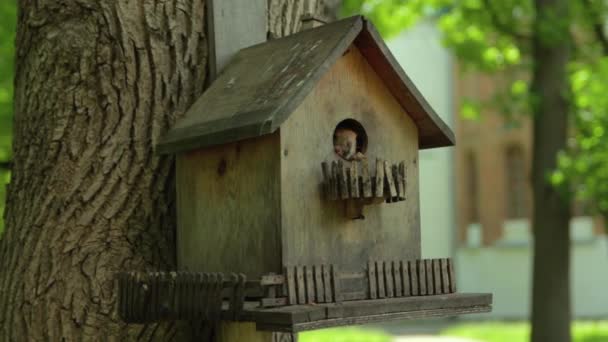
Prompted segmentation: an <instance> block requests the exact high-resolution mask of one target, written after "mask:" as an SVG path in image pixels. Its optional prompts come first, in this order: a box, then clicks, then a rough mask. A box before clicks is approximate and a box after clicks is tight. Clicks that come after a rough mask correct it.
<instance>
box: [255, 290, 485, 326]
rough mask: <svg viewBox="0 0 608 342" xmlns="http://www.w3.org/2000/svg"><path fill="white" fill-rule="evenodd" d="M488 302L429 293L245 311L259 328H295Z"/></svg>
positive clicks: (480, 296)
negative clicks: (317, 322)
mask: <svg viewBox="0 0 608 342" xmlns="http://www.w3.org/2000/svg"><path fill="white" fill-rule="evenodd" d="M491 303H492V295H491V294H450V295H445V296H432V297H402V298H386V299H376V300H364V301H352V302H343V303H340V304H333V303H332V304H323V305H305V306H287V307H279V308H274V309H260V308H254V309H251V310H250V311H249V312H245V315H246V316H247V317H251V320H252V321H255V322H256V323H257V326H258V328H260V327H264V328H262V329H266V328H268V327H269V326H270V325H272V326H273V328H275V330H279V331H285V329H292V328H295V326H296V325H298V324H306V323H311V322H315V321H319V323H321V322H323V323H329V324H331V323H332V320H333V319H343V318H348V317H352V318H354V317H364V316H376V315H383V314H387V313H406V312H409V313H415V312H417V313H421V312H423V311H425V310H433V309H447V308H450V309H457V308H459V309H463V308H475V307H485V308H486V309H487V308H488V307H489V305H490V304H491ZM430 317H433V316H430ZM328 326H331V325H328ZM276 328H278V329H276Z"/></svg>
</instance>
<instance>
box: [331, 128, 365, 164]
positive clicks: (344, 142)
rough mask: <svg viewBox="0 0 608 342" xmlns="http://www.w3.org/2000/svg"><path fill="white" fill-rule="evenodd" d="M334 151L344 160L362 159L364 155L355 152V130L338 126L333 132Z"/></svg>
mask: <svg viewBox="0 0 608 342" xmlns="http://www.w3.org/2000/svg"><path fill="white" fill-rule="evenodd" d="M334 151H335V152H336V154H337V155H339V156H340V157H342V158H343V159H345V160H348V161H353V160H362V159H365V155H364V154H363V153H361V152H357V132H355V131H353V130H352V129H349V128H338V129H336V132H335V133H334Z"/></svg>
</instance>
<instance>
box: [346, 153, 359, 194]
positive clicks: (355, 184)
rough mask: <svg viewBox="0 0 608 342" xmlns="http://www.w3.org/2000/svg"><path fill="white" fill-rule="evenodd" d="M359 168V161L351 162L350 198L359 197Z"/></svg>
mask: <svg viewBox="0 0 608 342" xmlns="http://www.w3.org/2000/svg"><path fill="white" fill-rule="evenodd" d="M358 168H359V163H358V162H356V161H353V162H352V163H351V164H350V175H349V178H348V180H349V182H350V198H359V171H358V170H357V169H358Z"/></svg>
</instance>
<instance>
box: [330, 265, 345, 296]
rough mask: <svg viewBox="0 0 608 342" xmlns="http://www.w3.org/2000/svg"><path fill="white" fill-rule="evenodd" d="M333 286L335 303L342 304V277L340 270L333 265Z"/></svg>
mask: <svg viewBox="0 0 608 342" xmlns="http://www.w3.org/2000/svg"><path fill="white" fill-rule="evenodd" d="M331 284H332V289H333V292H334V302H336V303H340V302H342V295H341V291H340V277H339V275H338V268H337V267H336V265H333V264H332V265H331Z"/></svg>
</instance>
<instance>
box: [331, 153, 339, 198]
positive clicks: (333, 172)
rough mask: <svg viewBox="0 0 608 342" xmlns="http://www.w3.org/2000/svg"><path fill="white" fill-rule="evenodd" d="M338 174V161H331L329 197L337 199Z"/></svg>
mask: <svg viewBox="0 0 608 342" xmlns="http://www.w3.org/2000/svg"><path fill="white" fill-rule="evenodd" d="M339 178H340V177H339V175H338V163H337V162H336V161H333V162H331V182H332V183H331V199H332V200H337V199H338V196H339V194H340V182H339V181H338V180H339Z"/></svg>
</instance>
